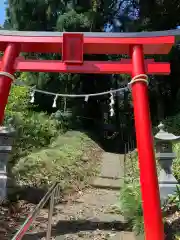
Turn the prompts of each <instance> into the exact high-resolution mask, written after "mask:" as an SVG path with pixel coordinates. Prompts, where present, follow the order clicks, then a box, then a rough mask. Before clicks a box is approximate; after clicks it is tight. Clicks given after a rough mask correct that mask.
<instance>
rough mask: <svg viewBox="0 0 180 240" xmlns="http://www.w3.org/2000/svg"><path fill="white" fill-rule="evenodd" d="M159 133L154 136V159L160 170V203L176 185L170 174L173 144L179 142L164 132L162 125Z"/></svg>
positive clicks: (179, 138)
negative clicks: (157, 161)
mask: <svg viewBox="0 0 180 240" xmlns="http://www.w3.org/2000/svg"><path fill="white" fill-rule="evenodd" d="M158 128H159V132H158V133H157V134H156V135H155V140H156V158H157V159H158V160H159V163H160V166H161V170H160V175H159V190H160V198H161V202H164V201H165V200H166V199H167V197H168V195H169V194H173V193H174V192H175V190H176V186H177V184H178V182H177V180H176V179H175V177H174V176H173V174H172V163H173V159H175V158H176V154H175V153H174V152H173V143H174V142H177V141H179V140H180V136H175V135H174V134H172V133H168V132H166V131H165V130H164V125H163V124H162V123H160V124H159V126H158Z"/></svg>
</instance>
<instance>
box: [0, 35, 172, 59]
mask: <svg viewBox="0 0 180 240" xmlns="http://www.w3.org/2000/svg"><path fill="white" fill-rule="evenodd" d="M9 42H12V43H13V42H15V43H20V44H21V51H22V52H42V53H60V54H61V52H62V42H63V37H61V36H60V37H28V36H25V37H22V36H0V51H4V50H5V48H6V46H7V44H8V43H9ZM174 43H175V37H174V36H167V37H143V38H142V37H141V38H140V37H139V38H118V37H107V38H106V37H88V36H86V37H84V54H129V48H130V45H131V44H142V45H144V54H151V55H152V54H167V53H169V51H170V50H171V48H172V46H173V44H174Z"/></svg>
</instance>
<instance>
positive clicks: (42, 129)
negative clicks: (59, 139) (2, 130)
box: [11, 111, 59, 158]
mask: <svg viewBox="0 0 180 240" xmlns="http://www.w3.org/2000/svg"><path fill="white" fill-rule="evenodd" d="M11 124H12V125H13V126H14V128H15V129H16V132H17V137H16V140H15V149H16V151H14V157H17V158H19V157H21V156H24V155H27V154H28V153H30V152H31V151H33V149H40V148H42V147H45V146H47V145H48V144H49V143H50V142H51V141H52V139H54V137H55V136H57V134H58V129H59V123H58V122H57V121H56V120H53V119H51V118H50V117H49V116H47V115H46V114H45V113H36V112H33V111H27V112H24V113H20V112H19V113H16V115H14V117H13V120H12V122H11Z"/></svg>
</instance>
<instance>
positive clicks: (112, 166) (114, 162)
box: [100, 153, 124, 179]
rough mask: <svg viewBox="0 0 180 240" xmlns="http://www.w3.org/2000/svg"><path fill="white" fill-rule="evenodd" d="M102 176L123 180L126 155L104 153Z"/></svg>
mask: <svg viewBox="0 0 180 240" xmlns="http://www.w3.org/2000/svg"><path fill="white" fill-rule="evenodd" d="M100 176H101V177H103V178H112V179H118V178H122V177H123V176H124V155H119V154H112V153H104V154H103V157H102V163H101V169H100Z"/></svg>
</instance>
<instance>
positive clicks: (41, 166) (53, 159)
mask: <svg viewBox="0 0 180 240" xmlns="http://www.w3.org/2000/svg"><path fill="white" fill-rule="evenodd" d="M90 146H92V142H91V141H90V139H89V138H88V137H87V136H86V135H85V134H83V133H80V132H67V133H66V134H63V135H61V136H59V137H58V138H57V139H56V140H55V141H53V142H52V144H50V145H49V146H48V147H47V148H45V149H41V150H39V151H36V152H34V153H32V154H30V155H28V156H26V157H22V158H20V160H19V162H18V163H17V164H16V165H15V166H14V168H13V174H14V175H15V176H16V180H17V182H18V183H19V184H21V185H29V186H34V187H48V186H49V185H50V184H52V183H53V182H55V181H60V184H61V187H62V189H63V190H64V189H67V188H74V187H75V185H76V183H77V182H81V181H84V180H85V179H87V178H88V176H89V174H90V172H91V171H92V169H91V168H92V167H93V166H92V165H94V163H93V164H92V162H93V161H92V162H91V161H90V162H89V163H88V164H87V163H86V162H85V161H84V160H83V158H82V156H83V154H84V152H86V151H87V150H88V148H89V147H90Z"/></svg>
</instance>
